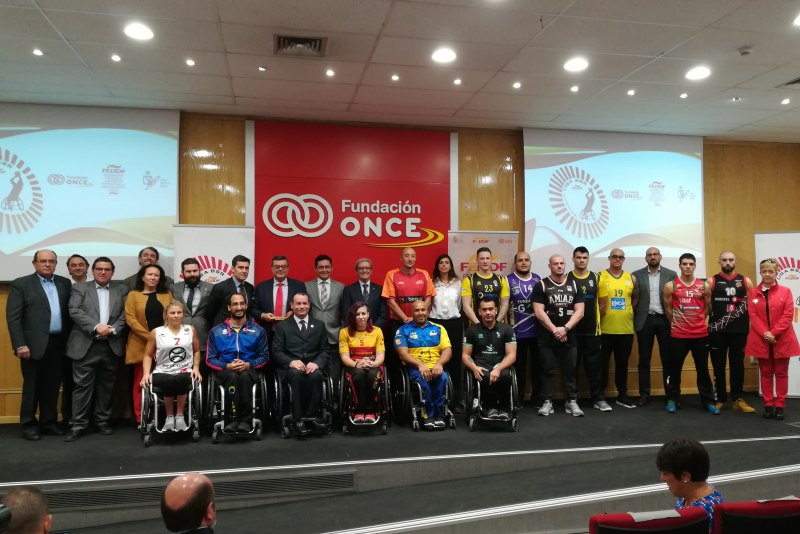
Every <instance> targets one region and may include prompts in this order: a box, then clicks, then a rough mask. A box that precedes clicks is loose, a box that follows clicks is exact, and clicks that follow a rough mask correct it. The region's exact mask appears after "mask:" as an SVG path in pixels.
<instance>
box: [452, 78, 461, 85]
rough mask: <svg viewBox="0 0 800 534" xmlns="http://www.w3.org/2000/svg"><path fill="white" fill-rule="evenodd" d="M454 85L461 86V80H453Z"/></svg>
mask: <svg viewBox="0 0 800 534" xmlns="http://www.w3.org/2000/svg"><path fill="white" fill-rule="evenodd" d="M453 83H454V84H456V85H461V78H456V79H455V80H453Z"/></svg>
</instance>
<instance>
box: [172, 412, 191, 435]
mask: <svg viewBox="0 0 800 534" xmlns="http://www.w3.org/2000/svg"><path fill="white" fill-rule="evenodd" d="M187 428H189V427H187V426H186V421H185V420H184V419H183V416H182V415H176V416H175V431H176V432H183V431H184V430H186V429H187Z"/></svg>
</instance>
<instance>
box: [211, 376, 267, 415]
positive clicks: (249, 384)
mask: <svg viewBox="0 0 800 534" xmlns="http://www.w3.org/2000/svg"><path fill="white" fill-rule="evenodd" d="M214 378H216V379H217V381H218V382H219V383H220V384H222V386H223V387H224V388H225V400H224V402H225V413H227V414H228V419H229V420H230V421H240V420H242V419H245V420H249V419H250V416H251V415H252V413H253V410H252V405H253V384H257V383H258V371H256V370H255V369H246V370H244V371H229V370H227V369H223V370H221V371H215V372H214Z"/></svg>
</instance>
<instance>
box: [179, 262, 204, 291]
mask: <svg viewBox="0 0 800 534" xmlns="http://www.w3.org/2000/svg"><path fill="white" fill-rule="evenodd" d="M181 274H182V275H183V281H184V282H186V283H187V284H189V285H190V286H195V285H197V283H198V282H199V281H200V262H199V261H197V259H195V258H186V259H185V260H183V261H182V262H181Z"/></svg>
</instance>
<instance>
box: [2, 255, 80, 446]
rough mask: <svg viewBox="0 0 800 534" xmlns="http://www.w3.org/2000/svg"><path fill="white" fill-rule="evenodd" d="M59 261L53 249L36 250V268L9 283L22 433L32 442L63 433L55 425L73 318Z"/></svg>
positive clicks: (10, 326) (10, 328) (10, 329)
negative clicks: (19, 386)
mask: <svg viewBox="0 0 800 534" xmlns="http://www.w3.org/2000/svg"><path fill="white" fill-rule="evenodd" d="M57 263H58V258H57V257H56V255H55V253H54V252H53V251H50V250H40V251H38V252H36V253H35V254H34V255H33V268H34V269H35V270H36V272H35V273H33V274H29V275H27V276H23V277H21V278H17V279H16V280H14V281H13V282H12V283H11V288H10V289H9V292H8V302H7V304H6V321H7V323H8V333H9V334H10V336H11V347H12V348H13V349H14V354H15V355H16V356H17V358H19V361H20V367H21V368H22V379H23V383H22V402H21V404H20V408H19V423H20V426H21V427H22V437H24V438H25V439H27V440H30V441H39V440H40V439H42V438H41V434H42V433H44V434H52V435H55V436H61V435H63V434H64V432H63V431H61V430H60V429H59V428H58V427H57V426H56V423H57V421H58V389H59V386H60V385H61V366H62V360H63V358H64V349H65V348H66V344H67V337H68V336H69V331H70V328H71V326H72V321H71V319H70V317H69V294H70V291H71V290H72V284H71V283H70V281H69V279H68V278H64V277H63V276H58V275H56V274H53V273H54V271H55V269H56V264H57ZM37 409H39V420H37V419H36V410H37Z"/></svg>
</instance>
